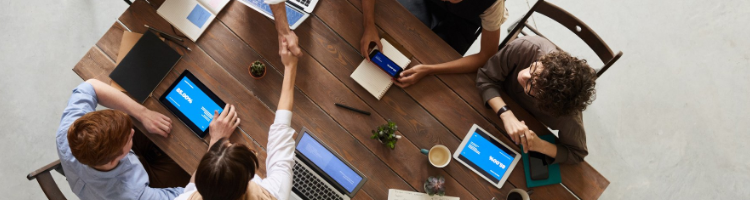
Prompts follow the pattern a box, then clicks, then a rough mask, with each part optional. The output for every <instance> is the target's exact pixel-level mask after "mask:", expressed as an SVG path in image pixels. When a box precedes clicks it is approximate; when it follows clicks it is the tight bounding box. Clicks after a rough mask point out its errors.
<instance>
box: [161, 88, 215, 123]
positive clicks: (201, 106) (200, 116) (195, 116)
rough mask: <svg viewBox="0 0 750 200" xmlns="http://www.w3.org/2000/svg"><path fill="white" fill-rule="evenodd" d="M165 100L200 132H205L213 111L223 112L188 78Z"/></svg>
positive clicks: (170, 92) (212, 116)
mask: <svg viewBox="0 0 750 200" xmlns="http://www.w3.org/2000/svg"><path fill="white" fill-rule="evenodd" d="M167 100H169V103H172V105H173V106H174V107H176V108H177V109H178V110H180V112H182V114H183V115H185V116H186V117H187V118H188V119H189V120H190V121H191V122H193V124H195V125H196V126H198V128H200V129H201V131H206V129H207V128H208V124H210V123H211V120H213V118H214V111H215V110H216V111H219V113H221V111H223V109H222V108H221V107H219V105H218V104H216V103H215V102H214V101H213V100H212V99H211V98H209V97H208V95H206V93H204V92H203V91H201V90H200V88H198V86H195V84H193V82H192V81H190V79H188V77H183V78H182V80H180V83H178V84H177V85H176V86H175V87H174V88H173V89H172V91H169V94H167Z"/></svg>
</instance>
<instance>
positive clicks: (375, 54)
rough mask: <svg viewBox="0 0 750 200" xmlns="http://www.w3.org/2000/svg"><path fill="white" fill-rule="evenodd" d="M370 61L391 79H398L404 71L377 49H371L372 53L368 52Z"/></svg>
mask: <svg viewBox="0 0 750 200" xmlns="http://www.w3.org/2000/svg"><path fill="white" fill-rule="evenodd" d="M370 60H371V61H372V63H375V65H377V66H378V67H380V69H382V70H383V71H384V72H385V73H387V74H388V75H391V77H393V78H398V76H399V75H400V74H401V71H404V69H403V68H401V67H399V66H398V65H397V64H396V63H395V62H393V61H392V60H391V59H390V58H388V57H387V56H385V54H383V53H382V52H380V50H377V49H373V50H372V52H370Z"/></svg>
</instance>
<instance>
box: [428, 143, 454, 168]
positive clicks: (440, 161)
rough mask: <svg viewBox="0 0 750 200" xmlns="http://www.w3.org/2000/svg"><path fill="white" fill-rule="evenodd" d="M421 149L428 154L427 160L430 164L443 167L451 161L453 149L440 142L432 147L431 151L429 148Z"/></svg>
mask: <svg viewBox="0 0 750 200" xmlns="http://www.w3.org/2000/svg"><path fill="white" fill-rule="evenodd" d="M421 151H422V153H423V154H425V155H427V160H429V161H430V164H431V165H432V166H434V167H437V168H443V167H445V166H448V163H451V159H452V156H451V150H449V149H448V147H446V146H445V145H440V144H438V145H435V146H433V147H432V148H430V150H429V151H427V149H422V150H421Z"/></svg>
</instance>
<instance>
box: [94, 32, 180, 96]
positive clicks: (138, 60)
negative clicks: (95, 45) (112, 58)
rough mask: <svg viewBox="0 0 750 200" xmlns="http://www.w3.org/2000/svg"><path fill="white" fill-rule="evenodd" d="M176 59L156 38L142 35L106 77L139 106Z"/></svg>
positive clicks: (149, 33)
mask: <svg viewBox="0 0 750 200" xmlns="http://www.w3.org/2000/svg"><path fill="white" fill-rule="evenodd" d="M180 57H181V56H180V54H178V53H177V52H176V51H175V50H174V49H172V48H171V47H169V45H167V44H166V43H164V41H161V39H159V37H157V36H156V35H155V34H153V33H151V32H150V31H146V33H144V34H143V36H142V37H141V39H140V40H138V42H136V43H135V46H133V49H131V50H130V52H128V55H126V56H125V58H123V59H122V61H121V62H120V64H118V65H117V67H116V68H115V70H114V71H112V73H111V74H109V77H110V78H112V80H113V81H115V83H117V84H118V85H120V86H121V87H122V88H123V89H125V91H127V92H128V93H129V94H130V96H131V97H133V98H134V99H135V100H136V101H138V102H139V103H143V102H144V101H146V98H148V96H149V95H150V94H151V92H152V91H154V88H156V86H157V85H159V82H161V80H162V79H164V77H165V76H166V75H167V73H169V71H170V70H171V69H172V67H173V66H174V65H175V64H176V63H177V61H178V60H180Z"/></svg>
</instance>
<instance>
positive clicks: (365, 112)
mask: <svg viewBox="0 0 750 200" xmlns="http://www.w3.org/2000/svg"><path fill="white" fill-rule="evenodd" d="M333 104H334V105H336V106H338V107H342V108H346V109H348V110H351V111H354V112H358V113H362V114H365V115H370V112H367V111H363V110H360V109H356V108H352V107H349V106H345V105H343V104H340V103H333Z"/></svg>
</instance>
